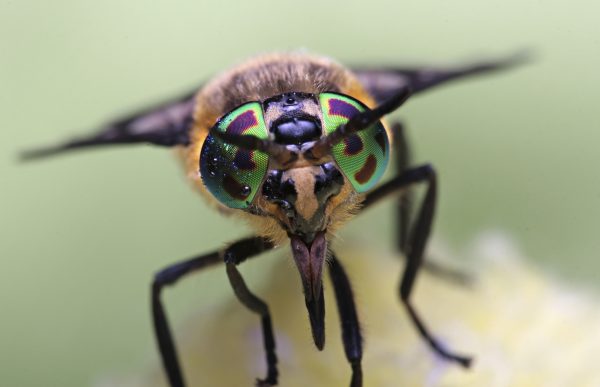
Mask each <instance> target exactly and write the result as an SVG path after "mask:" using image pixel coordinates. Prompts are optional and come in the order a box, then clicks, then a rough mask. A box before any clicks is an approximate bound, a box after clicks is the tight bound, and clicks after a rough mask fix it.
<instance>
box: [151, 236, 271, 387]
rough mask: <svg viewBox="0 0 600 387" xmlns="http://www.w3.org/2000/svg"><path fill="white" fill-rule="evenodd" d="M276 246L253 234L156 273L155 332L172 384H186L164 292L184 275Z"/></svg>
mask: <svg viewBox="0 0 600 387" xmlns="http://www.w3.org/2000/svg"><path fill="white" fill-rule="evenodd" d="M272 247H273V245H272V244H271V242H269V241H267V240H265V239H263V238H260V237H251V238H246V239H242V240H240V241H237V242H235V243H232V244H231V245H230V246H229V247H227V248H225V249H223V250H220V251H215V252H213V253H209V254H204V255H201V256H199V257H195V258H191V259H188V260H185V261H183V262H180V263H177V264H174V265H172V266H169V267H167V268H166V269H163V270H161V271H159V272H158V273H156V275H155V276H154V282H153V283H152V289H151V293H152V295H151V297H152V316H153V320H154V332H155V334H156V340H157V343H158V349H159V351H160V354H161V358H162V362H163V366H164V368H165V372H166V373H167V378H168V379H169V384H170V385H171V387H184V386H185V383H184V381H183V376H182V374H181V367H180V366H179V361H178V359H177V351H176V350H175V344H174V342H173V336H172V334H171V330H170V328H169V322H168V320H167V317H166V314H165V309H164V306H163V304H162V301H161V299H160V294H161V291H162V289H163V288H164V287H165V286H168V285H173V284H174V283H175V282H177V281H178V280H179V279H180V278H181V277H183V276H185V275H186V274H188V273H191V272H193V271H197V270H201V269H204V268H207V267H209V266H213V265H216V264H218V263H221V262H223V261H224V260H225V261H226V262H234V263H240V262H243V261H244V260H246V259H247V258H249V257H251V256H254V255H257V254H259V253H261V252H263V251H265V250H269V249H271V248H272Z"/></svg>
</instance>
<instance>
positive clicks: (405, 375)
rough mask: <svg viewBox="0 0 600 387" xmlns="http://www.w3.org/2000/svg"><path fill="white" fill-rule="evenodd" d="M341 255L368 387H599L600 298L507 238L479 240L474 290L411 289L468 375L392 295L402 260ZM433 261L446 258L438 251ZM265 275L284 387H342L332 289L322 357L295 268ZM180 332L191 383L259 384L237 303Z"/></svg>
mask: <svg viewBox="0 0 600 387" xmlns="http://www.w3.org/2000/svg"><path fill="white" fill-rule="evenodd" d="M346 246H347V244H346ZM284 251H285V249H284ZM338 254H339V256H338V258H339V259H340V260H341V261H342V262H343V264H344V265H345V267H346V271H347V273H348V275H349V276H350V278H351V280H352V283H353V286H354V292H355V295H356V303H357V306H358V310H359V318H360V319H361V322H362V326H363V334H364V338H365V350H364V358H363V359H364V360H363V370H364V376H365V382H364V385H365V387H382V386H389V387H398V386H461V387H462V386H478V387H479V386H486V387H487V386H491V387H495V386H499V387H500V386H511V387H512V386H527V387H530V386H536V387H537V386H544V387H548V386H577V387H579V386H590V387H592V386H600V370H599V367H598V365H597V364H598V363H597V362H598V359H597V358H596V357H595V356H600V303H599V302H598V299H597V297H596V296H595V295H593V294H591V293H586V292H585V291H584V290H582V289H574V288H573V287H571V286H568V285H566V284H564V283H561V282H560V281H558V280H556V279H554V278H552V276H550V275H548V274H547V273H545V272H543V271H541V270H539V269H537V268H536V267H534V266H533V265H532V264H531V263H528V262H527V260H526V259H525V258H523V257H522V256H521V255H520V254H519V252H518V250H517V249H515V248H514V246H513V245H512V244H511V243H510V241H509V240H508V239H507V238H505V237H503V236H502V235H501V234H498V233H489V234H486V235H483V236H481V237H480V238H479V239H478V240H477V243H476V244H475V248H474V249H473V251H472V252H471V253H469V254H467V255H468V256H469V262H470V263H471V265H470V272H471V274H472V275H473V278H474V283H473V284H472V285H469V286H463V285H458V284H455V283H451V282H449V281H447V280H443V279H440V278H438V277H435V276H433V275H431V274H430V273H427V272H423V273H422V274H421V276H420V277H419V278H418V280H417V285H416V288H415V291H414V298H413V303H414V305H415V306H416V308H417V310H418V311H419V312H420V314H421V316H422V317H423V319H424V320H425V321H426V322H427V323H428V325H429V328H430V330H431V331H432V332H433V333H435V335H436V336H437V337H438V338H440V339H441V340H442V342H443V343H444V344H445V345H446V346H447V347H448V348H452V349H453V350H455V351H460V352H463V353H468V354H472V355H474V356H475V362H474V364H473V366H472V368H471V369H469V370H465V369H462V368H460V367H458V366H456V365H455V364H451V363H448V362H446V361H444V360H442V359H440V358H439V357H437V356H436V355H435V354H434V353H433V352H432V351H431V350H430V349H429V347H428V346H427V344H426V343H425V342H424V341H423V340H421V338H420V337H419V336H418V334H417V332H416V330H415V328H414V327H413V325H412V324H411V322H410V321H409V319H408V316H407V314H406V312H405V310H404V309H403V307H402V306H401V305H400V303H399V302H398V300H397V298H396V294H397V292H396V289H397V281H398V279H399V277H400V272H401V269H402V266H403V261H402V260H401V259H400V258H399V257H397V256H393V255H391V254H389V253H388V254H386V253H384V252H376V251H373V250H369V249H366V248H365V249H363V248H361V247H359V246H353V247H352V248H350V249H348V248H344V249H340V251H339V252H338ZM432 255H434V256H436V257H437V258H439V257H443V255H444V254H443V253H441V252H440V251H437V252H436V251H435V250H434V251H433V252H432ZM445 261H447V259H446V260H445ZM456 261H457V260H455V261H454V263H455V262H456ZM462 261H463V262H464V260H462ZM270 278H271V280H270V281H269V282H268V283H265V284H263V285H264V287H262V288H255V289H253V290H254V291H255V292H256V293H257V294H258V295H260V296H261V297H262V298H263V299H265V300H266V301H267V302H268V303H269V306H270V308H271V313H272V317H273V324H274V326H275V329H276V340H277V354H278V356H279V371H280V378H279V385H280V386H282V387H295V386H298V387H300V386H301V387H306V386H326V387H329V386H334V387H339V386H347V385H348V384H349V381H350V375H351V372H350V367H349V366H348V364H347V363H346V360H345V357H344V351H343V348H342V345H341V337H340V329H339V321H338V316H337V310H336V308H335V304H334V301H335V300H334V299H333V295H332V291H331V288H330V286H327V288H326V301H325V303H326V307H327V319H326V329H327V341H326V346H325V349H324V351H322V352H319V351H317V350H316V348H315V347H314V345H313V343H312V339H311V336H310V330H309V323H308V318H307V315H306V308H305V306H304V305H303V302H304V299H303V296H302V293H301V284H300V280H299V278H298V274H297V272H296V269H295V267H294V266H293V264H292V263H291V262H286V261H285V260H284V259H281V262H280V264H278V265H276V266H275V267H273V268H272V272H271V276H270ZM327 284H328V282H326V285H327ZM182 330H183V332H181V331H178V334H177V341H178V343H179V351H180V358H181V359H182V362H183V367H184V373H185V377H186V380H187V382H188V386H190V387H194V386H216V387H218V386H228V387H229V386H235V387H238V386H252V385H253V383H254V380H255V378H257V377H263V376H264V373H265V369H266V367H265V364H264V352H263V348H262V337H261V330H260V325H259V319H258V317H257V316H256V315H253V314H251V313H250V312H248V311H247V310H246V309H244V308H243V307H242V306H241V305H239V304H238V301H237V300H233V299H232V300H231V301H230V302H229V303H227V304H225V305H222V306H221V307H219V308H216V309H214V310H204V311H202V313H198V315H197V316H196V317H194V318H192V319H191V321H190V322H188V323H187V324H186V326H185V327H184V328H183V329H182ZM101 385H102V386H109V385H110V386H117V385H118V386H139V387H141V386H144V387H152V386H165V385H166V382H165V380H164V377H163V374H162V369H161V368H160V367H159V366H158V365H155V366H154V367H153V368H152V369H151V370H149V371H147V372H145V373H144V374H143V375H139V376H132V377H129V378H127V381H121V382H119V383H115V382H114V381H111V382H106V383H102V384H101Z"/></svg>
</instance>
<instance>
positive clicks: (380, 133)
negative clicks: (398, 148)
mask: <svg viewBox="0 0 600 387" xmlns="http://www.w3.org/2000/svg"><path fill="white" fill-rule="evenodd" d="M375 141H377V144H378V145H379V147H380V148H381V151H382V152H383V154H385V142H386V141H385V135H384V131H383V130H380V131H378V132H377V134H376V135H375Z"/></svg>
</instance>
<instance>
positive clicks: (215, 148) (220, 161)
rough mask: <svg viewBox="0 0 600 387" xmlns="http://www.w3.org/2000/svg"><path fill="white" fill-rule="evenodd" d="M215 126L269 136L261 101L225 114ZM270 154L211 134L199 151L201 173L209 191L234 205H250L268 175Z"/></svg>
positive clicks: (230, 132) (236, 131)
mask: <svg viewBox="0 0 600 387" xmlns="http://www.w3.org/2000/svg"><path fill="white" fill-rule="evenodd" d="M215 129H216V130H218V131H221V132H226V133H229V134H249V135H253V136H256V137H260V138H267V137H268V135H269V134H268V131H267V126H266V125H265V121H264V118H263V111H262V107H261V105H260V103H258V102H248V103H246V104H244V105H241V106H239V107H237V108H235V109H234V110H232V111H231V112H229V113H227V114H226V115H224V116H223V117H222V118H221V119H220V120H219V121H218V122H217V123H216V124H215ZM268 164H269V156H268V155H267V154H266V153H263V152H260V151H256V150H254V151H249V150H246V149H241V148H239V147H237V146H235V145H231V144H228V143H226V142H224V141H222V140H221V139H219V138H216V137H214V136H212V135H210V134H209V135H208V136H207V137H206V140H205V141H204V144H203V145H202V151H201V153H200V175H201V176H202V182H203V183H204V185H205V186H206V188H207V189H208V190H209V191H210V193H211V194H212V195H213V196H214V197H215V198H216V199H217V200H218V201H220V202H221V203H222V204H224V205H226V206H227V207H231V208H240V209H243V208H247V207H248V206H250V204H251V203H252V201H253V200H254V197H255V196H256V193H257V192H258V191H259V189H260V186H261V184H262V182H263V180H264V178H265V176H266V174H267V167H268Z"/></svg>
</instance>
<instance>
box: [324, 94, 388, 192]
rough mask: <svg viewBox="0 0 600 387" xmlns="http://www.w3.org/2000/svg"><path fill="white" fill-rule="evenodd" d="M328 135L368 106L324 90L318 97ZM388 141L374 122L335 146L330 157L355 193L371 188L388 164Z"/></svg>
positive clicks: (382, 128)
mask: <svg viewBox="0 0 600 387" xmlns="http://www.w3.org/2000/svg"><path fill="white" fill-rule="evenodd" d="M319 99H320V103H321V110H322V111H323V125H324V127H325V132H326V133H327V134H329V133H331V132H333V131H334V130H335V129H336V128H337V127H338V126H340V125H342V124H345V123H346V122H348V120H349V119H350V118H351V117H353V116H354V115H356V114H358V113H360V112H363V111H365V110H367V109H368V108H367V107H366V106H365V105H363V104H362V103H361V102H359V101H357V100H355V99H354V98H352V97H349V96H346V95H342V94H336V93H323V94H320V96H319ZM389 154H390V144H389V140H388V137H387V133H386V131H385V128H384V127H383V125H382V124H381V122H377V123H376V124H374V125H373V126H371V127H370V128H367V129H365V130H362V131H359V132H357V133H355V134H353V135H351V136H349V137H346V138H345V139H344V141H342V142H340V143H338V144H336V145H334V147H333V158H334V159H335V162H336V163H337V165H338V166H339V167H340V169H341V171H342V173H343V174H344V175H345V176H346V178H347V179H348V180H349V181H350V184H352V186H353V187H354V189H355V190H356V192H359V193H362V192H366V191H368V190H370V189H371V188H373V186H374V185H375V184H377V182H378V181H379V179H380V178H381V176H382V175H383V172H385V169H386V167H387V165H388V161H389Z"/></svg>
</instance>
